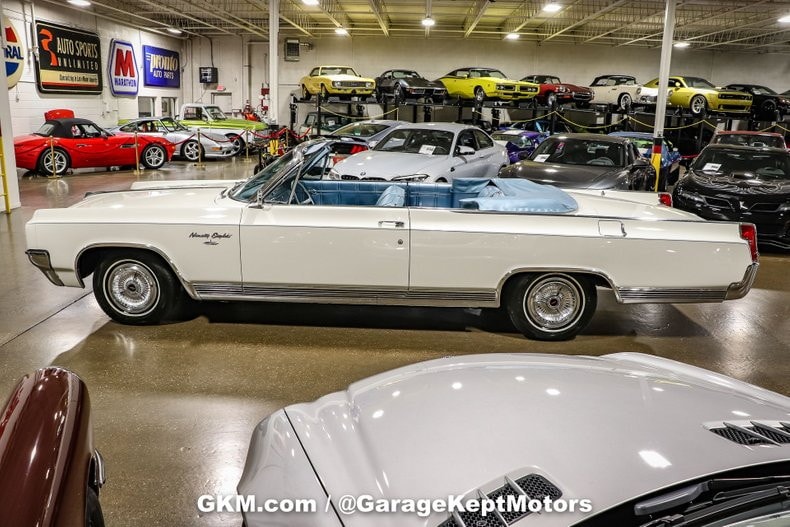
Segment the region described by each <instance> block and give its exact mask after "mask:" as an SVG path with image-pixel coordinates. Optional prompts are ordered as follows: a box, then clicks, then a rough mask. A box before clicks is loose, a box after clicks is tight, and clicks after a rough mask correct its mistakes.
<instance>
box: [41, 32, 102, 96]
mask: <svg viewBox="0 0 790 527" xmlns="http://www.w3.org/2000/svg"><path fill="white" fill-rule="evenodd" d="M36 41H37V43H38V48H39V59H38V62H37V63H36V81H37V83H38V89H39V91H41V92H43V93H101V91H102V72H101V43H100V41H99V35H97V34H96V33H91V32H88V31H82V30H80V29H72V28H68V27H65V26H60V25H57V24H50V23H49V22H38V21H37V22H36Z"/></svg>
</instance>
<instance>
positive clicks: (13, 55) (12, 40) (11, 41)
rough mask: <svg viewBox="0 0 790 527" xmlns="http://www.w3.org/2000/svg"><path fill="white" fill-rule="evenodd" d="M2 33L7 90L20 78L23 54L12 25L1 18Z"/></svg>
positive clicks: (23, 59)
mask: <svg viewBox="0 0 790 527" xmlns="http://www.w3.org/2000/svg"><path fill="white" fill-rule="evenodd" d="M3 32H4V33H5V43H6V46H5V49H4V50H3V51H4V55H5V74H6V77H8V88H9V89H10V88H13V87H14V86H16V83H17V82H19V79H20V78H21V77H22V70H23V69H24V67H25V52H24V50H23V49H22V39H21V38H19V33H17V32H16V28H15V27H14V24H12V23H11V20H10V19H9V18H8V17H7V16H4V17H3Z"/></svg>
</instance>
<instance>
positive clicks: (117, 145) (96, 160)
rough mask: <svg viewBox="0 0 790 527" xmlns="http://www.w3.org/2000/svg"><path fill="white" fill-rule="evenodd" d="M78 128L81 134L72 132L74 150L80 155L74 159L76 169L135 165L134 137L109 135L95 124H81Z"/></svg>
mask: <svg viewBox="0 0 790 527" xmlns="http://www.w3.org/2000/svg"><path fill="white" fill-rule="evenodd" d="M76 126H77V127H78V128H79V133H75V131H74V130H72V136H73V141H74V142H73V144H74V149H75V151H76V152H78V153H79V156H73V159H72V164H73V166H74V167H75V168H78V167H100V166H115V165H133V164H134V163H135V154H134V136H128V135H126V134H121V135H108V134H105V133H102V132H103V131H102V130H101V129H100V128H99V127H97V126H96V125H94V124H88V123H81V124H78V125H76Z"/></svg>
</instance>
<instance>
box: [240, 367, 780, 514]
mask: <svg viewBox="0 0 790 527" xmlns="http://www.w3.org/2000/svg"><path fill="white" fill-rule="evenodd" d="M788 414H790V399H788V398H787V397H785V396H783V395H780V394H778V393H774V392H770V391H768V390H765V389H762V388H758V387H756V386H753V385H750V384H747V383H744V382H741V381H738V380H736V379H733V378H730V377H725V376H723V375H719V374H716V373H714V372H711V371H707V370H703V369H700V368H696V367H693V366H688V365H685V364H681V363H679V362H675V361H672V360H668V359H663V358H659V357H654V356H650V355H643V354H638V353H617V354H613V355H604V356H603V357H582V356H561V355H538V354H531V353H520V354H510V355H505V354H488V355H470V356H462V357H449V358H443V359H438V360H433V361H429V362H423V363H420V364H414V365H410V366H406V367H403V368H399V369H396V370H392V371H389V372H385V373H381V374H379V375H376V376H374V377H370V378H368V379H364V380H361V381H359V382H356V383H354V384H352V385H351V386H350V387H349V388H348V389H347V390H345V391H341V392H336V393H332V394H329V395H326V396H324V397H322V398H320V399H318V400H317V401H314V402H311V403H305V404H295V405H292V406H288V407H287V408H285V409H283V410H280V411H277V412H275V413H274V414H272V415H271V416H269V417H268V418H267V419H265V420H264V421H263V422H261V423H260V424H259V425H258V426H257V427H256V428H255V430H254V431H253V434H252V441H251V444H250V448H249V451H248V454H247V462H246V464H245V467H244V473H243V474H242V477H241V481H240V482H239V485H238V493H239V495H240V497H242V498H245V499H247V500H250V499H254V500H255V501H254V503H256V504H257V505H258V506H260V507H264V504H265V503H267V502H268V503H272V502H274V503H288V501H287V500H294V499H302V500H311V501H310V503H312V504H313V505H314V509H312V511H311V510H310V509H307V507H303V508H302V511H303V512H289V513H283V512H280V511H275V510H272V509H271V508H269V509H267V510H269V511H270V512H257V511H256V510H254V509H250V508H248V509H247V510H246V511H245V514H244V520H245V521H244V525H246V526H247V527H279V526H282V525H287V526H289V527H341V526H345V527H481V526H482V527H507V526H510V525H515V526H516V527H568V526H574V527H638V526H641V527H670V526H673V527H681V526H685V527H692V526H693V527H725V526H726V527H787V525H790V457H789V456H788V450H789V449H790V422H788V421H790V419H788ZM448 498H449V499H448ZM398 500H399V501H398ZM429 500H430V501H429ZM247 503H250V501H247ZM291 503H293V502H291ZM475 504H477V505H475ZM474 509H477V510H480V509H482V510H484V511H486V513H485V514H484V513H482V512H477V511H476V510H474ZM369 511H370V512H369Z"/></svg>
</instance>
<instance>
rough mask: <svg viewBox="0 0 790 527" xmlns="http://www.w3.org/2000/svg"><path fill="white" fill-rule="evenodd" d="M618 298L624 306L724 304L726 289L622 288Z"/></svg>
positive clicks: (619, 289)
mask: <svg viewBox="0 0 790 527" xmlns="http://www.w3.org/2000/svg"><path fill="white" fill-rule="evenodd" d="M617 296H618V299H619V301H620V302H621V303H623V304H640V303H651V304H652V303H656V304H659V303H660V304H683V303H703V302H722V301H724V299H725V297H726V296H727V290H726V289H725V288H721V289H716V288H670V287H620V288H618V289H617Z"/></svg>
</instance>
